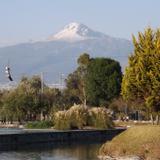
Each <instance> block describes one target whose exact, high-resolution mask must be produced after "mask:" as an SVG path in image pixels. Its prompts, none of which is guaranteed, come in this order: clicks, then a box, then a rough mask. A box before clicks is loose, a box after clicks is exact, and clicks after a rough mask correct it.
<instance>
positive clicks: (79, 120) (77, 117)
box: [67, 105, 88, 129]
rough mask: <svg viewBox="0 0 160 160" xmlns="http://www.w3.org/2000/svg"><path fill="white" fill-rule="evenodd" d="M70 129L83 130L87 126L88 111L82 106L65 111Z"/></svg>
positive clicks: (75, 106)
mask: <svg viewBox="0 0 160 160" xmlns="http://www.w3.org/2000/svg"><path fill="white" fill-rule="evenodd" d="M67 114H68V117H69V119H70V125H71V129H83V127H84V126H86V124H87V117H88V109H87V108H85V107H84V106H82V105H74V106H72V107H71V108H70V109H69V110H68V111H67Z"/></svg>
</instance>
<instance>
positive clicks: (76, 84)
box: [65, 53, 90, 105]
mask: <svg viewBox="0 0 160 160" xmlns="http://www.w3.org/2000/svg"><path fill="white" fill-rule="evenodd" d="M89 62H90V57H89V55H88V54H87V53H84V54H82V55H80V57H79V58H78V60H77V63H78V65H79V66H78V67H77V69H76V70H75V71H74V72H73V73H71V74H69V75H68V77H67V79H66V88H67V89H66V91H65V92H66V93H67V94H68V96H69V97H70V101H71V103H72V105H73V103H82V104H84V105H86V93H85V76H86V74H87V66H88V64H89Z"/></svg>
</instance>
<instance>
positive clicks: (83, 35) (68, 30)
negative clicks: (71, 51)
mask: <svg viewBox="0 0 160 160" xmlns="http://www.w3.org/2000/svg"><path fill="white" fill-rule="evenodd" d="M105 37H107V36H106V35H105V34H103V33H100V32H97V31H94V30H92V29H90V28H89V27H87V26H86V25H84V24H81V23H76V22H73V23H70V24H68V25H66V26H65V27H64V29H63V30H62V31H60V32H58V33H57V34H55V35H52V36H50V37H49V38H48V41H53V40H62V41H70V42H74V41H81V40H85V39H95V38H105Z"/></svg>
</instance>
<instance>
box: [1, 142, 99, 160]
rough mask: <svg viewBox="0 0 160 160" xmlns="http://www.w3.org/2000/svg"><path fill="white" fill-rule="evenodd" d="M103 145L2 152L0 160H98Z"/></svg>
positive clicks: (71, 145)
mask: <svg viewBox="0 0 160 160" xmlns="http://www.w3.org/2000/svg"><path fill="white" fill-rule="evenodd" d="M101 144H102V143H95V144H67V145H58V146H54V147H52V148H46V147H45V149H44V147H41V148H39V149H30V148H27V149H25V151H24V150H23V151H22V150H21V151H14V152H2V153H1V154H0V160H97V151H98V149H99V148H100V146H101Z"/></svg>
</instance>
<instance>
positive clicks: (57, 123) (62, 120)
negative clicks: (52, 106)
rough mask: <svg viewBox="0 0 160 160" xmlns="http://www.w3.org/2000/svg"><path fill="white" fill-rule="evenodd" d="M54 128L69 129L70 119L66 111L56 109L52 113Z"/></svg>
mask: <svg viewBox="0 0 160 160" xmlns="http://www.w3.org/2000/svg"><path fill="white" fill-rule="evenodd" d="M54 128H55V129H59V130H67V129H70V120H69V117H68V115H67V111H58V112H56V113H54Z"/></svg>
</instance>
